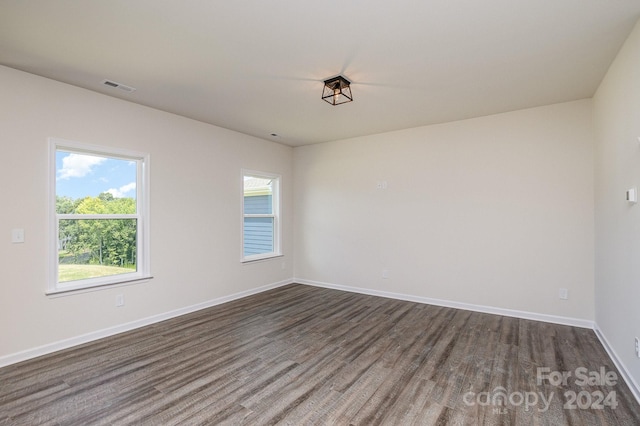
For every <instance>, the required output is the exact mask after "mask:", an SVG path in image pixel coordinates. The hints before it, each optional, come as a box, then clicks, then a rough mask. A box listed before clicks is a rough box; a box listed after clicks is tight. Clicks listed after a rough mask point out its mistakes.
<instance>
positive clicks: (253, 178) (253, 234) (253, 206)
mask: <svg viewBox="0 0 640 426" xmlns="http://www.w3.org/2000/svg"><path fill="white" fill-rule="evenodd" d="M243 178H244V182H243V197H242V199H243V203H242V214H243V221H242V260H243V261H251V260H258V259H265V258H269V257H274V256H280V255H281V251H280V227H279V211H280V200H279V192H280V191H279V190H280V177H279V176H277V175H272V174H268V173H262V172H249V171H245V172H244V173H243Z"/></svg>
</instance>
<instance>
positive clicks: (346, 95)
mask: <svg viewBox="0 0 640 426" xmlns="http://www.w3.org/2000/svg"><path fill="white" fill-rule="evenodd" d="M322 99H323V100H325V101H326V102H329V103H330V104H331V105H340V104H344V103H347V102H351V101H353V95H352V94H351V82H350V81H349V80H347V79H346V78H344V77H343V76H341V75H339V76H337V77H333V78H330V79H328V80H325V81H324V88H323V89H322Z"/></svg>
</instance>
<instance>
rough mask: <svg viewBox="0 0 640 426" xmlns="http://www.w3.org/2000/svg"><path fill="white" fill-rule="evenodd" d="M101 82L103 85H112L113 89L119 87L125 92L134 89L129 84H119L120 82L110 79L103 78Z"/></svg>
mask: <svg viewBox="0 0 640 426" xmlns="http://www.w3.org/2000/svg"><path fill="white" fill-rule="evenodd" d="M102 84H104V85H105V86H108V87H112V88H114V89H120V90H123V91H125V92H127V93H131V92H135V91H136V89H135V88H133V87H130V86H125V85H124V84H120V83H116V82H115V81H111V80H104V81H103V82H102Z"/></svg>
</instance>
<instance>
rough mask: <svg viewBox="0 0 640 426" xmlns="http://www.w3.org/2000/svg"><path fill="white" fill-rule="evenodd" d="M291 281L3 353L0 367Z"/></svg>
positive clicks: (229, 300) (288, 282) (288, 281)
mask: <svg viewBox="0 0 640 426" xmlns="http://www.w3.org/2000/svg"><path fill="white" fill-rule="evenodd" d="M291 283H293V280H290V279H289V280H285V281H280V282H277V283H272V284H267V285H264V286H261V287H257V288H253V289H251V290H246V291H241V292H239V293H235V294H231V295H229V296H223V297H219V298H217V299H213V300H208V301H206V302H202V303H198V304H195V305H191V306H186V307H184V308H180V309H176V310H173V311H169V312H165V313H162V314H158V315H153V316H150V317H147V318H142V319H139V320H136V321H132V322H128V323H125V324H120V325H117V326H114V327H109V328H105V329H102V330H98V331H94V332H91V333H87V334H83V335H80V336H75V337H71V338H69V339H64V340H60V341H58V342H54V343H49V344H47V345H43V346H39V347H36V348H32V349H27V350H25V351H21V352H17V353H13V354H9V355H5V356H2V357H0V367H5V366H7V365H11V364H16V363H18V362H22V361H26V360H28V359H32V358H36V357H39V356H42V355H47V354H50V353H52V352H56V351H59V350H62V349H67V348H71V347H73V346H77V345H81V344H84V343H88V342H92V341H94V340H98V339H102V338H104V337H109V336H113V335H116V334H120V333H124V332H125V331H131V330H134V329H136V328H140V327H144V326H147V325H151V324H155V323H157V322H160V321H165V320H168V319H170V318H175V317H178V316H180V315H185V314H189V313H191V312H195V311H199V310H201V309H205V308H209V307H211V306H216V305H220V304H222V303H226V302H231V301H232V300H237V299H241V298H243V297H247V296H251V295H254V294H258V293H262V292H264V291H267V290H271V289H274V288H277V287H282V286H284V285H287V284H291Z"/></svg>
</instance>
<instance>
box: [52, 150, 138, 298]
mask: <svg viewBox="0 0 640 426" xmlns="http://www.w3.org/2000/svg"><path fill="white" fill-rule="evenodd" d="M51 151H52V154H51V164H52V167H51V168H52V177H51V179H52V188H51V195H52V196H51V198H52V200H51V205H52V227H51V228H52V230H51V240H52V242H51V257H52V261H51V265H52V266H51V278H50V283H49V287H48V292H49V293H56V292H62V291H70V290H79V289H85V288H90V287H97V286H103V285H109V284H117V283H122V282H129V281H135V280H139V279H144V278H149V271H148V269H149V268H148V263H149V262H148V260H149V258H148V232H147V226H148V225H147V224H148V203H147V202H146V201H147V198H148V197H147V186H148V177H147V176H148V163H149V159H148V155H146V154H140V153H134V152H131V151H124V150H116V149H111V148H102V147H92V146H88V145H84V144H78V143H75V142H68V141H60V140H51Z"/></svg>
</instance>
